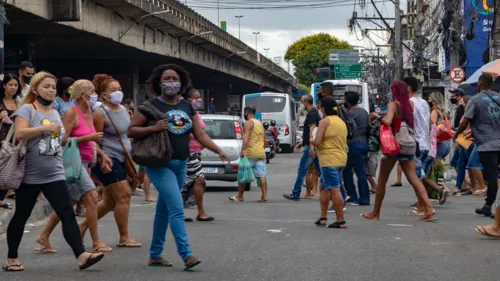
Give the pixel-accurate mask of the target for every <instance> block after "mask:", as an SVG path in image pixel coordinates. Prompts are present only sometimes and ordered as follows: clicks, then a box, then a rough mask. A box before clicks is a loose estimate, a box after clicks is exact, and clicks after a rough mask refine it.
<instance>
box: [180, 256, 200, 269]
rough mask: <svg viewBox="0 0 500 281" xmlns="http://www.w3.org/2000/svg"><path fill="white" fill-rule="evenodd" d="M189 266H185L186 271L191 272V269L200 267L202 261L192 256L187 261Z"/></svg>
mask: <svg viewBox="0 0 500 281" xmlns="http://www.w3.org/2000/svg"><path fill="white" fill-rule="evenodd" d="M186 262H187V264H185V265H184V271H189V270H190V269H191V268H193V267H195V266H197V265H199V264H200V263H201V260H200V259H199V258H197V257H193V256H190V257H188V258H187V259H186Z"/></svg>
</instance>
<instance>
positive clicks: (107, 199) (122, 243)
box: [80, 74, 142, 248]
mask: <svg viewBox="0 0 500 281" xmlns="http://www.w3.org/2000/svg"><path fill="white" fill-rule="evenodd" d="M92 83H93V84H94V86H95V89H96V91H97V92H98V94H99V95H100V98H101V101H102V106H101V107H99V108H98V110H96V111H94V113H93V114H92V118H93V120H94V127H95V130H96V132H98V133H103V138H102V140H101V142H100V144H99V145H100V149H99V150H98V153H97V162H98V165H97V166H96V167H94V168H92V173H93V174H94V175H95V176H96V177H97V178H98V179H99V181H100V182H101V183H102V184H103V186H104V190H103V194H102V196H103V200H102V201H100V202H99V204H97V214H98V216H99V219H100V218H102V217H103V216H105V215H106V214H107V213H108V212H109V211H111V210H112V209H113V208H114V210H115V211H114V215H115V221H116V224H117V226H118V232H119V233H120V240H119V242H118V244H117V245H116V246H117V247H125V248H137V247H141V246H142V244H141V243H138V242H136V241H134V240H132V238H130V236H129V233H128V217H129V209H130V197H131V192H130V185H129V183H128V181H127V172H126V169H125V162H124V161H125V155H124V154H125V153H127V154H128V153H130V149H131V147H130V139H129V138H128V137H127V129H128V126H129V124H130V118H129V115H128V112H127V109H126V108H125V107H124V106H123V105H120V103H121V102H122V99H123V93H122V88H121V86H120V83H119V82H118V81H117V80H116V79H114V78H113V77H111V76H109V75H106V74H97V75H95V76H94V79H93V80H92ZM115 127H116V129H115ZM117 130H118V132H117ZM122 144H123V146H124V147H125V150H126V151H123V147H122ZM88 227H89V221H87V220H84V221H83V222H82V223H81V224H80V229H81V230H82V233H85V231H86V230H87V228H88Z"/></svg>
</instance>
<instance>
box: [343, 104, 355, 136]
mask: <svg viewBox="0 0 500 281" xmlns="http://www.w3.org/2000/svg"><path fill="white" fill-rule="evenodd" d="M338 109H339V110H338V111H339V117H340V119H342V121H344V123H345V125H346V126H347V139H348V140H351V139H352V138H353V137H354V132H356V130H357V129H358V128H357V126H356V122H354V119H353V118H352V117H351V115H349V113H348V112H347V111H346V110H345V109H344V108H343V107H340V106H339V107H338Z"/></svg>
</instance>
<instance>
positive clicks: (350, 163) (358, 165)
mask: <svg viewBox="0 0 500 281" xmlns="http://www.w3.org/2000/svg"><path fill="white" fill-rule="evenodd" d="M347 146H348V147H349V153H348V154H347V164H346V165H345V167H344V170H343V171H342V174H343V175H344V184H345V189H346V191H347V195H349V197H351V200H352V201H353V202H357V203H359V204H362V205H369V204H370V190H369V188H368V181H367V179H366V172H365V154H366V152H368V143H366V142H362V141H355V142H352V143H349V144H348V145H347ZM353 168H354V172H355V173H356V177H357V178H358V189H359V199H358V194H357V193H356V187H355V186H354V175H353V173H352V169H353Z"/></svg>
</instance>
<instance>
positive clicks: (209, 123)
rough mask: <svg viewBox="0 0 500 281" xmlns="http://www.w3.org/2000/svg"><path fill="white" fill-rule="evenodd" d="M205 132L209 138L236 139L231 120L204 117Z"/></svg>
mask: <svg viewBox="0 0 500 281" xmlns="http://www.w3.org/2000/svg"><path fill="white" fill-rule="evenodd" d="M203 121H204V122H205V125H206V128H205V132H206V133H207V135H208V136H209V137H210V138H211V139H215V140H231V139H236V133H235V130H234V121H233V120H215V119H205V118H203Z"/></svg>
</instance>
